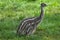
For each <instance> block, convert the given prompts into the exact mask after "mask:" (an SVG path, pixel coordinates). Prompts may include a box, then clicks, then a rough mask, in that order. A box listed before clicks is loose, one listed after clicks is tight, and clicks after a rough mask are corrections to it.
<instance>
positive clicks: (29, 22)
mask: <svg viewBox="0 0 60 40" xmlns="http://www.w3.org/2000/svg"><path fill="white" fill-rule="evenodd" d="M45 6H46V4H44V3H42V4H41V14H40V16H38V17H33V18H27V19H24V20H22V21H21V23H20V25H19V27H18V30H17V34H18V35H30V34H33V33H34V32H35V30H36V27H37V25H38V23H40V22H41V20H42V18H43V12H44V11H43V7H45Z"/></svg>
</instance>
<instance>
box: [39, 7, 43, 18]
mask: <svg viewBox="0 0 60 40" xmlns="http://www.w3.org/2000/svg"><path fill="white" fill-rule="evenodd" d="M43 14H44V8H43V7H41V14H40V17H39V19H42V17H43Z"/></svg>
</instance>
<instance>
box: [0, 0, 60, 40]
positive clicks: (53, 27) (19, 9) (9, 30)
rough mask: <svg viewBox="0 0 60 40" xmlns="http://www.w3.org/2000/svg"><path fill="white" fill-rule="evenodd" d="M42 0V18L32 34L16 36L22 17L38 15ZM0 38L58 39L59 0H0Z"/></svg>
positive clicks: (59, 30) (16, 39)
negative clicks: (43, 11) (43, 12)
mask: <svg viewBox="0 0 60 40" xmlns="http://www.w3.org/2000/svg"><path fill="white" fill-rule="evenodd" d="M42 2H44V3H46V4H47V5H48V6H47V7H46V8H45V14H44V19H43V21H42V23H41V24H39V25H38V28H37V30H36V32H35V33H34V34H33V35H30V36H29V37H28V36H20V37H19V36H18V35H16V30H17V27H18V25H19V24H20V21H21V20H23V19H24V18H28V17H34V16H39V14H40V4H41V3H42ZM0 40H60V0H54V1H53V0H33V1H32V0H30V1H29V0H23V1H22V0H0Z"/></svg>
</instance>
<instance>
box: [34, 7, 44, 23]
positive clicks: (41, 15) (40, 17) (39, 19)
mask: <svg viewBox="0 0 60 40" xmlns="http://www.w3.org/2000/svg"><path fill="white" fill-rule="evenodd" d="M43 14H44V9H43V7H41V13H40V16H38V17H37V18H36V19H35V22H36V23H39V22H40V21H41V20H42V18H43Z"/></svg>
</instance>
